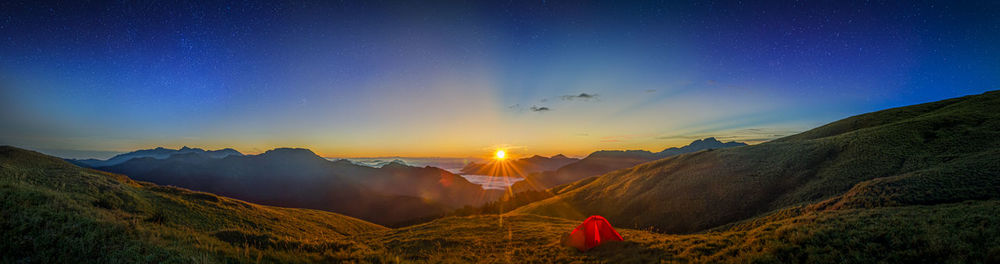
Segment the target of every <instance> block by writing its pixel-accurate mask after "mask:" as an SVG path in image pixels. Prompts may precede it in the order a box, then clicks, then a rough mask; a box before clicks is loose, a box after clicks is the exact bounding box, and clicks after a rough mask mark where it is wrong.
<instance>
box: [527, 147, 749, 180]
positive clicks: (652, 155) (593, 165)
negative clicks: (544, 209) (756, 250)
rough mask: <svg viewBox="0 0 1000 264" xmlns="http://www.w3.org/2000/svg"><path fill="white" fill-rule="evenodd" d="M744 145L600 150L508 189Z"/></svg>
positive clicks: (535, 175)
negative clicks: (654, 150) (680, 155)
mask: <svg viewBox="0 0 1000 264" xmlns="http://www.w3.org/2000/svg"><path fill="white" fill-rule="evenodd" d="M746 145H747V144H746V143H742V142H735V141H730V142H725V143H723V142H721V141H719V140H717V139H715V138H714V137H709V138H705V139H698V140H695V141H693V142H691V144H688V145H685V146H682V147H673V148H667V149H664V150H663V151H660V152H650V151H647V150H599V151H595V152H593V153H590V155H587V157H586V158H583V159H582V160H579V161H576V162H572V163H569V164H566V165H565V166H562V167H560V168H559V169H557V170H555V171H543V172H536V173H531V174H527V176H526V177H525V180H524V181H519V182H517V183H514V185H513V186H512V187H511V188H512V189H513V190H514V191H515V192H520V191H527V190H536V191H538V190H544V189H548V188H552V187H555V186H557V185H561V184H567V183H571V182H574V181H577V180H580V179H584V178H587V177H591V176H596V175H601V174H604V173H608V172H611V171H614V170H618V169H624V168H628V167H632V166H635V165H638V164H640V163H644V162H648V161H653V160H657V159H662V158H666V157H670V156H674V155H678V154H684V153H690V152H696V151H702V150H707V149H720V148H731V147H739V146H746Z"/></svg>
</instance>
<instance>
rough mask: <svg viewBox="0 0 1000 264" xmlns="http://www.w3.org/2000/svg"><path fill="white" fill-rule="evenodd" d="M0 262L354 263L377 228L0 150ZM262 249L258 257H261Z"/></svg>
mask: <svg viewBox="0 0 1000 264" xmlns="http://www.w3.org/2000/svg"><path fill="white" fill-rule="evenodd" d="M0 202H2V206H0V232H2V235H0V262H5V263H9V262H29V263H115V262H175V263H191V262H194V263H199V262H202V263H203V262H237V261H238V262H257V261H263V262H275V261H324V260H325V261H339V260H352V259H359V258H360V257H361V255H359V253H363V252H366V251H367V250H368V249H367V246H365V245H363V244H359V243H357V242H356V240H355V239H352V237H354V236H356V235H358V234H360V233H363V232H369V231H378V230H384V229H385V228H384V227H381V226H378V225H375V224H371V223H368V222H364V221H361V220H358V219H354V218H351V217H347V216H343V215H339V214H334V213H328V212H323V211H317V210H306V209H288V208H278V207H270V206H261V205H255V204H250V203H246V202H243V201H239V200H234V199H230V198H225V197H220V196H216V195H213V194H208V193H201V192H192V191H188V190H185V189H180V188H173V187H164V186H158V185H153V184H149V183H144V182H137V181H133V180H130V179H128V178H127V177H125V176H121V175H116V174H111V173H105V172H100V171H95V170H90V169H83V168H80V167H77V166H74V165H72V164H69V163H68V162H65V161H63V160H60V159H58V158H55V157H49V156H45V155H42V154H39V153H36V152H32V151H26V150H22V149H17V148H12V147H6V146H3V147H0ZM261 249H265V250H261Z"/></svg>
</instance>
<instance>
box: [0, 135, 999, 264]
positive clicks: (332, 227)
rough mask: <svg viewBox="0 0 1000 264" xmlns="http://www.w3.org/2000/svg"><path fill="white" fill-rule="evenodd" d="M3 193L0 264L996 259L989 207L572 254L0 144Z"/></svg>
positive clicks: (473, 228) (463, 223)
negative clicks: (193, 187) (385, 222)
mask: <svg viewBox="0 0 1000 264" xmlns="http://www.w3.org/2000/svg"><path fill="white" fill-rule="evenodd" d="M568 188H572V187H568ZM0 196H2V198H3V199H2V201H3V205H2V207H0V216H2V217H0V232H2V233H0V262H42V263H48V262H60V263H66V262H69V263H88V262H90V263H115V262H158V263H223V262H243V263H258V262H259V263H269V262H294V263H304V262H334V263H336V262H356V263H440V262H445V263H466V262H484V263H510V262H516V263H568V262H598V263H656V262H681V263H688V262H690V263H702V262H710V263H791V262H809V263H843V262H879V261H884V262H932V263H969V262H971V263H989V262H996V261H1000V240H998V239H996V238H997V237H1000V201H996V200H987V201H966V202H960V203H949V204H938V205H909V206H899V207H882V208H875V209H865V208H862V209H852V208H849V206H840V207H838V208H837V209H832V208H834V207H835V206H830V205H832V204H837V202H839V201H840V200H833V199H830V200H826V201H823V202H820V203H816V204H812V205H808V206H805V205H804V206H793V207H787V208H784V209H782V210H778V211H775V212H772V213H770V214H766V215H764V216H762V217H759V218H754V219H750V220H746V221H742V222H737V223H732V224H730V225H727V226H724V227H720V228H716V229H714V230H709V231H706V232H703V233H699V234H689V235H670V234H662V233H655V232H650V231H648V230H634V229H627V228H620V227H619V228H618V231H619V232H620V233H621V234H622V235H623V236H624V237H625V239H626V241H624V242H617V243H612V244H607V245H602V246H599V247H597V248H595V249H593V250H591V251H589V252H586V253H580V252H578V251H576V250H575V249H572V248H566V247H563V246H560V245H559V243H558V241H559V239H560V237H561V235H562V234H563V233H564V232H567V231H570V230H572V229H573V228H574V227H575V226H576V225H577V224H579V221H580V220H582V219H574V220H568V219H561V218H552V217H544V216H537V215H528V214H516V213H510V214H506V215H489V216H470V217H449V218H443V219H438V220H435V221H432V222H429V223H425V224H420V225H415V226H410V227H405V228H398V229H387V228H384V227H380V226H377V225H374V224H370V223H366V222H363V221H360V220H357V219H353V218H350V217H346V216H343V215H338V214H334V213H328V212H323V211H315V210H305V209H287V208H277V207H269V206H261V205H255V204H250V203H245V202H242V201H238V200H233V199H230V198H225V197H220V196H216V195H212V194H207V193H200V192H191V191H187V190H184V189H179V188H173V187H162V186H157V185H153V184H149V183H144V182H136V181H132V180H130V179H128V178H126V177H124V176H121V175H116V174H110V173H104V172H99V171H94V170H88V169H83V168H79V167H76V166H73V165H71V164H68V163H66V162H64V161H61V160H59V159H57V158H54V157H48V156H44V155H41V154H38V153H35V152H31V151H26V150H20V149H16V148H11V147H0ZM625 219H627V218H611V219H610V220H611V221H612V223H613V224H616V223H618V222H619V221H622V220H625ZM619 226H621V225H619Z"/></svg>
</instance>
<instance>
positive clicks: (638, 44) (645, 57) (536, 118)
mask: <svg viewBox="0 0 1000 264" xmlns="http://www.w3.org/2000/svg"><path fill="white" fill-rule="evenodd" d="M75 2H76V1H74V3H53V4H46V3H39V2H37V1H23V2H14V1H4V2H3V3H0V88H2V90H0V124H2V125H0V127H2V129H0V144H5V145H15V146H20V147H26V148H31V149H36V150H41V151H43V152H46V153H50V154H55V155H61V156H64V157H89V156H93V157H106V156H107V155H110V154H111V153H113V152H120V151H128V150H133V149H138V148H150V147H156V146H166V147H173V148H178V147H180V146H182V145H187V146H192V147H203V148H212V149H214V148H222V147H234V148H236V149H238V150H240V151H243V152H247V153H257V152H261V151H264V150H267V149H270V148H274V147H280V146H288V147H306V148H311V149H313V150H314V151H316V152H317V153H319V154H321V155H324V156H340V157H346V156H389V155H401V156H477V155H482V154H483V153H488V150H489V149H491V148H495V147H497V146H506V147H508V148H510V149H512V150H514V151H512V153H525V154H527V153H530V154H545V155H551V154H556V153H565V154H568V155H585V154H586V153H589V152H591V151H594V150H598V149H647V150H657V151H658V150H661V149H663V148H665V147H669V146H677V145H683V144H686V143H688V142H690V141H691V140H694V139H696V138H702V137H707V136H715V137H718V138H720V139H724V140H739V141H748V142H752V143H755V142H761V141H765V140H769V139H773V138H776V137H780V136H783V135H789V134H792V133H796V132H800V131H804V130H806V129H809V128H812V127H815V126H818V125H822V124H824V123H827V122H831V121H835V120H837V119H841V118H844V117H848V116H851V115H856V114H861V113H865V112H870V111H875V110H880V109H885V108H889V107H896V106H904V105H910V104H916V103H923V102H930V101H936V100H941V99H946V98H951V97H957V96H962V95H970V94H978V93H982V92H984V91H988V90H996V89H1000V83H998V81H1000V2H997V1H960V2H961V3H953V2H952V1H940V2H923V1H894V2H891V3H884V2H863V1H828V2H823V3H809V4H805V3H800V2H784V3H774V4H770V5H759V4H750V3H740V2H718V3H710V2H708V1H704V2H702V3H692V4H683V3H673V1H669V2H647V3H628V4H625V3H610V2H606V3H583V2H579V1H565V2H562V1H532V2H528V1H517V2H502V3H501V1H490V2H495V3H480V2H479V1H469V2H453V3H443V2H439V3H436V4H426V3H415V2H416V1H407V2H400V3H390V2H378V1H357V2H354V1H346V2H341V3H318V2H307V3H277V4H276V3H265V2H262V3H247V2H242V1H240V2H233V3H228V2H218V3H201V2H198V3H187V4H167V3H155V2H146V1H137V2H129V3H107V4H105V3H75ZM80 2H85V1H80ZM482 2H486V1H482ZM813 2H815V1H813ZM915 2H920V3H915ZM977 2H979V3H977Z"/></svg>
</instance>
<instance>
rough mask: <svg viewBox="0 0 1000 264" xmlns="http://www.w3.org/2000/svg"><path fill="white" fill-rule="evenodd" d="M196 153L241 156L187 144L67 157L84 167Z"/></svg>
mask: <svg viewBox="0 0 1000 264" xmlns="http://www.w3.org/2000/svg"><path fill="white" fill-rule="evenodd" d="M188 153H197V154H201V155H204V156H206V157H211V158H216V159H221V158H225V157H227V156H243V153H240V152H239V151H236V150H235V149H231V148H224V149H219V150H204V149H200V148H188V147H187V146H184V147H181V148H180V149H168V148H163V147H158V148H155V149H142V150H136V151H132V152H129V153H124V154H119V155H115V156H114V157H111V158H110V159H107V160H98V159H67V161H69V162H70V163H73V164H76V165H80V166H84V167H91V168H96V167H107V166H114V165H118V164H121V163H123V162H126V161H128V160H131V159H134V158H154V159H166V158H169V157H170V156H172V155H174V154H188Z"/></svg>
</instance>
